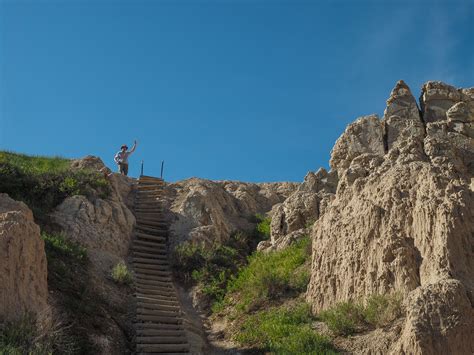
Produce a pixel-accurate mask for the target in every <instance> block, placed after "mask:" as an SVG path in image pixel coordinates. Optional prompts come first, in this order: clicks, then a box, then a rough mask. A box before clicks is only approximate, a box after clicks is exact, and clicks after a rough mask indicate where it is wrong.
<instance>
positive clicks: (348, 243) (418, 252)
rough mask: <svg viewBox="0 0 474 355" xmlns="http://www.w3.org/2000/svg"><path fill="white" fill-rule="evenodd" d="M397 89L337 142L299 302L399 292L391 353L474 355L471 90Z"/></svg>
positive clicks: (318, 305) (433, 85) (324, 303)
mask: <svg viewBox="0 0 474 355" xmlns="http://www.w3.org/2000/svg"><path fill="white" fill-rule="evenodd" d="M422 92H423V94H422V98H421V111H419V110H418V107H417V104H416V101H415V99H414V98H413V96H412V95H411V92H410V90H409V89H408V87H407V86H406V84H405V83H403V82H399V83H397V85H396V87H395V88H394V90H393V91H392V94H391V96H390V98H389V100H388V101H387V108H386V110H385V113H384V117H383V119H382V120H379V119H378V118H377V117H376V116H368V117H363V118H361V119H358V120H357V121H356V122H354V123H353V124H351V125H349V126H348V128H347V129H346V131H345V132H344V133H343V134H342V136H341V137H340V138H339V139H338V141H337V142H336V144H335V146H334V149H333V152H332V155H331V161H330V164H331V169H332V170H331V171H332V172H335V173H337V176H338V177H339V182H338V185H337V190H336V193H335V194H334V196H333V198H332V200H331V202H330V203H329V204H328V205H327V207H326V208H325V212H324V213H323V214H321V215H320V217H319V219H318V220H317V222H316V224H315V226H314V228H313V231H312V238H313V261H312V273H311V281H310V285H309V289H308V292H307V299H308V301H309V302H310V303H311V304H312V306H313V309H314V311H316V312H318V311H319V310H321V309H324V308H327V307H329V306H332V305H334V304H335V303H336V302H339V301H346V300H351V299H352V300H355V299H359V298H364V297H367V296H369V295H371V294H375V293H391V292H401V293H402V294H403V295H404V296H405V307H406V319H405V323H404V326H403V327H402V330H401V334H400V337H399V340H398V341H397V342H395V343H392V344H390V346H389V347H388V348H387V349H386V351H387V352H392V353H401V352H402V353H426V354H434V353H457V354H471V353H473V352H474V340H473V338H472V334H473V333H474V308H473V304H474V192H473V185H472V180H473V173H474V140H473V138H474V135H473V134H472V133H473V132H472V128H473V123H474V115H473V108H474V100H473V94H472V93H473V90H472V89H455V88H453V87H451V86H448V85H446V84H443V83H439V82H429V83H427V84H425V85H424V86H423V90H422ZM367 352H370V349H367Z"/></svg>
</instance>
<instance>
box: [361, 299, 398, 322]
mask: <svg viewBox="0 0 474 355" xmlns="http://www.w3.org/2000/svg"><path fill="white" fill-rule="evenodd" d="M401 313H402V297H401V295H400V294H398V293H395V294H392V295H372V296H370V297H369V298H368V299H367V300H366V301H365V307H364V309H363V316H364V320H365V322H366V323H368V324H370V325H372V326H374V327H383V326H385V325H387V324H389V323H391V322H393V321H394V320H395V319H397V318H398V317H399V316H400V315H401Z"/></svg>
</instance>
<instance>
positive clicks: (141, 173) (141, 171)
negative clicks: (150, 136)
mask: <svg viewBox="0 0 474 355" xmlns="http://www.w3.org/2000/svg"><path fill="white" fill-rule="evenodd" d="M142 175H143V160H142V168H141V170H140V176H142Z"/></svg>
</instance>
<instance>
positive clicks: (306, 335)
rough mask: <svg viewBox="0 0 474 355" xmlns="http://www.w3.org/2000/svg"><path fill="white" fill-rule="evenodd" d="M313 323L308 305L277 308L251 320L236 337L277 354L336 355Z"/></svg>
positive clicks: (241, 341) (251, 317)
mask: <svg viewBox="0 0 474 355" xmlns="http://www.w3.org/2000/svg"><path fill="white" fill-rule="evenodd" d="M312 321H313V317H312V316H311V312H310V308H309V306H308V305H307V304H299V305H297V306H294V307H293V308H286V307H284V306H283V307H275V308H272V309H270V310H266V311H261V312H257V313H255V314H253V315H251V316H249V317H247V318H246V320H245V321H244V322H243V324H242V325H241V327H240V329H239V331H238V333H237V334H236V336H235V337H234V338H235V340H237V341H238V342H239V343H241V344H243V345H246V346H251V347H257V348H259V349H262V350H266V351H270V352H272V353H277V354H323V353H324V354H333V353H335V351H334V348H333V347H332V345H331V343H330V341H329V340H328V339H327V338H325V337H323V336H321V335H319V334H318V333H316V332H315V331H314V330H312V329H311V322H312Z"/></svg>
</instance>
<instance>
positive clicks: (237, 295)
mask: <svg viewBox="0 0 474 355" xmlns="http://www.w3.org/2000/svg"><path fill="white" fill-rule="evenodd" d="M310 245H311V241H310V239H309V238H308V237H306V238H303V239H301V240H299V241H298V242H296V243H295V244H293V245H291V246H289V247H288V248H285V249H283V250H280V251H274V252H269V253H263V252H256V253H254V254H253V255H252V256H250V257H249V263H248V265H247V266H245V267H243V268H242V269H241V270H240V271H239V273H238V275H237V276H236V277H235V278H233V279H232V280H231V281H230V282H229V285H228V288H227V293H228V298H232V299H233V300H237V303H236V309H238V310H241V311H244V312H248V311H251V310H253V309H257V308H258V307H260V306H261V305H262V304H264V303H265V302H266V301H271V300H276V299H279V298H282V297H289V296H294V295H298V294H299V293H301V292H304V291H305V290H306V287H307V285H308V282H309V276H310V275H309V268H308V267H306V266H307V265H305V263H306V262H307V261H308V260H309V258H310V255H311V254H310Z"/></svg>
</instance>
